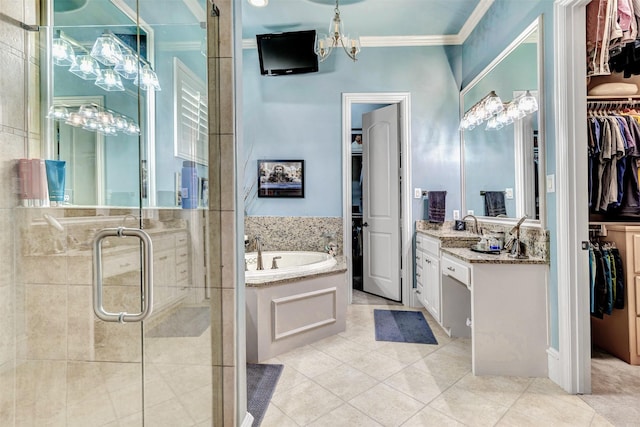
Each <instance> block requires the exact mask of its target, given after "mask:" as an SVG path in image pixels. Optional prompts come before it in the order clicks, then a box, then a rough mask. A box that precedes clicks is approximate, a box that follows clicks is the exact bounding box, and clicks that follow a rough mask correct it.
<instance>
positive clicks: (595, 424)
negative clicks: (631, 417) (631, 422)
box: [591, 414, 638, 427]
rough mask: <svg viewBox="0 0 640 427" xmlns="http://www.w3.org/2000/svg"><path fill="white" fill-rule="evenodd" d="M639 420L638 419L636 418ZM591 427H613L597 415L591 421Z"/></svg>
mask: <svg viewBox="0 0 640 427" xmlns="http://www.w3.org/2000/svg"><path fill="white" fill-rule="evenodd" d="M636 420H638V418H636ZM591 427H613V424H611V423H610V422H609V421H608V420H607V419H606V418H605V417H603V416H602V415H600V414H595V415H594V416H593V419H592V420H591Z"/></svg>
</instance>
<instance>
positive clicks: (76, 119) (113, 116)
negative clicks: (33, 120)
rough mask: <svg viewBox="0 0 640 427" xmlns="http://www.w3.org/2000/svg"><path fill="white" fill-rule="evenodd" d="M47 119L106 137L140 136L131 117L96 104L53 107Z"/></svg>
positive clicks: (138, 129) (136, 125)
mask: <svg viewBox="0 0 640 427" xmlns="http://www.w3.org/2000/svg"><path fill="white" fill-rule="evenodd" d="M47 117H48V118H50V119H54V120H57V121H60V122H64V123H66V124H68V125H70V126H74V127H79V128H82V129H84V130H88V131H90V132H99V133H102V134H104V135H109V136H111V135H118V134H119V133H124V134H127V135H138V134H139V133H140V127H139V126H138V124H137V123H136V122H135V121H134V120H133V119H131V118H130V117H127V116H125V115H124V114H120V113H117V112H115V111H113V110H109V109H106V108H103V107H101V106H99V105H96V104H82V105H80V106H79V107H69V106H66V105H52V106H51V107H50V108H49V113H48V114H47Z"/></svg>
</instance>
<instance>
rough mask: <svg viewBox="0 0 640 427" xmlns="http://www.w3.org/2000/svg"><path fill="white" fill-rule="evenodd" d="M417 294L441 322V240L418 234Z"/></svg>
mask: <svg viewBox="0 0 640 427" xmlns="http://www.w3.org/2000/svg"><path fill="white" fill-rule="evenodd" d="M416 295H417V297H418V301H420V303H421V304H422V305H423V306H424V307H425V308H426V309H427V311H429V313H430V314H431V315H432V316H433V318H434V319H435V320H436V321H437V322H438V323H440V240H438V239H433V238H430V237H427V236H424V235H421V234H417V235H416Z"/></svg>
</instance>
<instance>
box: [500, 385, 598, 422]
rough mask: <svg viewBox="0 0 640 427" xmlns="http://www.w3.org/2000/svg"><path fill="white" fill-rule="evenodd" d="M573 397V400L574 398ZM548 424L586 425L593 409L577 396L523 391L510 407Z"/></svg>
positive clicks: (589, 420) (591, 416) (592, 413)
mask: <svg viewBox="0 0 640 427" xmlns="http://www.w3.org/2000/svg"><path fill="white" fill-rule="evenodd" d="M574 399H575V400H574ZM511 410H512V411H517V412H521V413H523V414H526V415H527V416H530V417H531V418H532V419H536V420H540V421H541V422H545V423H549V425H574V426H588V425H590V424H591V419H592V418H593V415H594V413H595V411H594V410H593V408H591V407H589V406H588V405H587V404H585V403H584V402H583V401H582V400H580V398H579V397H577V396H571V395H561V394H544V393H530V392H529V391H527V392H525V393H524V394H523V395H522V396H521V397H520V398H519V399H518V400H517V401H516V402H515V403H514V404H513V406H512V407H511Z"/></svg>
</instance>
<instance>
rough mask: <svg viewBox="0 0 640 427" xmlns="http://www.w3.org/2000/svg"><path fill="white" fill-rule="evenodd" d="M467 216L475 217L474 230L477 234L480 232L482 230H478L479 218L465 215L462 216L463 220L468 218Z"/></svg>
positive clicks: (469, 216)
mask: <svg viewBox="0 0 640 427" xmlns="http://www.w3.org/2000/svg"><path fill="white" fill-rule="evenodd" d="M467 218H471V219H473V232H474V233H476V234H480V231H479V230H478V218H476V217H475V216H474V215H471V214H469V215H465V216H464V218H462V220H463V221H464V220H466V219H467Z"/></svg>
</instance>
